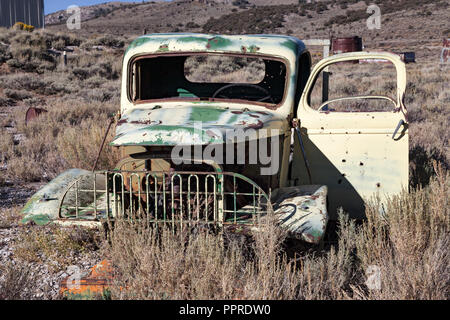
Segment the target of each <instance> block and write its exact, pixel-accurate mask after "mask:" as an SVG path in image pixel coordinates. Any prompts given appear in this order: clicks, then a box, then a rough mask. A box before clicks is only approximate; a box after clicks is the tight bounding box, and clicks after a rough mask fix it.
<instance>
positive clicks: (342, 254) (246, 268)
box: [104, 167, 450, 299]
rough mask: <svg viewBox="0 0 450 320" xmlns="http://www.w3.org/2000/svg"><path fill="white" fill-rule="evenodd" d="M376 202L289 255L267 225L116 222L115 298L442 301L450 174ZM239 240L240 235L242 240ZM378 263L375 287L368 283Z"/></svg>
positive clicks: (111, 249) (447, 274)
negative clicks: (319, 243)
mask: <svg viewBox="0 0 450 320" xmlns="http://www.w3.org/2000/svg"><path fill="white" fill-rule="evenodd" d="M436 170H437V172H438V176H437V177H435V178H432V181H431V183H430V185H429V186H428V187H426V188H424V189H422V188H419V189H418V190H416V191H414V192H412V193H410V194H408V193H406V192H405V193H403V194H401V195H399V196H397V197H394V198H392V199H391V200H390V201H389V203H388V204H387V206H386V213H385V215H384V216H382V215H380V214H379V206H378V205H377V204H376V203H375V202H374V203H372V204H370V205H369V206H368V209H367V217H368V218H367V220H366V221H364V222H363V223H362V224H361V225H356V224H355V222H354V221H350V220H349V219H348V218H347V217H346V216H345V215H344V214H342V213H341V214H340V217H339V221H338V226H339V227H338V230H337V237H338V241H337V243H336V244H334V245H332V246H331V248H329V249H327V250H314V251H312V252H311V251H310V252H303V253H301V256H300V257H298V258H296V259H292V258H288V256H287V255H286V252H284V251H283V239H284V235H283V234H282V233H281V232H280V230H279V229H278V228H277V227H276V226H275V225H274V223H273V221H272V222H270V221H269V222H265V223H264V224H263V227H262V231H261V232H259V233H256V234H255V236H254V237H253V238H251V239H247V240H246V241H244V240H242V238H234V239H233V238H229V237H227V236H226V235H221V234H219V235H214V234H211V233H208V232H206V231H205V230H198V229H195V230H189V231H187V230H185V231H184V232H179V231H178V232H174V233H173V232H172V231H171V230H169V229H164V228H162V229H158V230H157V231H156V230H145V228H143V227H142V226H139V225H138V226H136V225H130V224H128V223H126V222H123V221H122V222H118V224H117V225H116V227H115V229H114V231H112V233H111V238H110V245H107V246H106V247H105V248H104V249H105V255H106V256H107V257H108V258H109V259H111V260H112V262H113V265H114V267H115V280H114V285H113V288H112V298H113V299H448V298H449V293H450V292H449V289H448V288H449V287H450V286H449V284H450V270H449V262H450V256H449V254H448V250H447V248H448V245H449V241H450V234H449V226H450V223H449V222H450V221H449V219H450V217H449V213H448V196H449V182H450V179H449V178H450V177H449V175H448V173H446V172H445V171H444V170H442V169H438V168H437V167H436ZM243 241H244V242H243ZM373 266H375V267H376V268H378V270H380V278H379V279H380V287H379V288H377V287H368V285H367V283H366V281H367V280H368V276H369V274H368V273H367V272H369V271H370V270H371V269H372V268H374V267H373Z"/></svg>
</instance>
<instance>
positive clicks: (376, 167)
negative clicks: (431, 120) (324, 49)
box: [292, 52, 408, 219]
mask: <svg viewBox="0 0 450 320" xmlns="http://www.w3.org/2000/svg"><path fill="white" fill-rule="evenodd" d="M351 60H357V61H358V60H360V61H373V62H374V63H376V62H377V61H380V60H387V61H388V62H391V63H392V64H393V65H394V67H395V71H396V82H397V88H396V89H395V88H393V91H394V92H395V91H396V92H395V94H396V97H394V98H387V97H384V96H370V95H367V96H354V97H352V96H349V97H345V98H341V99H336V100H339V102H340V103H344V104H345V103H347V101H348V102H350V101H351V100H353V99H369V100H372V99H374V100H376V99H387V100H390V101H391V102H392V110H388V111H382V112H339V111H338V112H333V111H331V112H330V111H329V110H328V111H327V107H328V105H329V104H330V103H332V102H335V101H333V100H328V101H327V102H324V103H322V104H321V105H320V106H319V107H318V108H315V109H313V108H312V107H311V105H310V95H311V91H312V88H313V86H314V83H315V80H316V78H318V77H319V74H320V72H321V71H323V70H328V69H325V68H327V67H330V66H332V65H333V64H335V63H338V62H345V61H351ZM347 64H348V63H347ZM349 65H351V64H349ZM358 66H360V64H356V63H355V64H353V65H352V67H354V68H358ZM394 77H395V76H394ZM330 81H332V79H330ZM344 81H345V80H344ZM405 88H406V70H405V65H404V63H403V62H402V61H401V60H400V58H399V57H398V56H397V55H394V54H391V53H383V52H375V53H369V52H358V53H344V54H339V55H334V56H331V57H329V58H326V59H323V60H321V61H320V62H319V63H318V64H317V65H316V66H315V67H314V68H313V70H312V72H311V76H310V78H309V80H308V82H307V84H306V86H305V90H304V91H303V94H302V97H301V99H300V103H299V107H298V109H297V110H298V111H297V118H298V121H299V128H300V132H301V140H302V141H298V137H297V135H294V137H295V140H297V141H295V143H294V146H295V147H294V158H293V162H292V163H293V166H292V177H293V179H294V180H295V184H323V185H327V186H328V205H329V213H330V217H331V218H332V219H334V218H336V211H337V208H339V207H342V208H343V209H344V211H346V212H347V213H349V214H350V216H351V217H355V218H362V217H363V216H364V200H366V199H369V198H371V197H373V196H379V198H380V199H381V201H382V202H384V201H385V199H386V196H390V195H394V194H398V193H399V192H400V191H401V190H402V188H407V187H408V124H407V122H406V108H405V106H404V105H403V97H404V93H405ZM299 142H301V143H299ZM302 145H303V149H304V152H303V151H302ZM303 154H305V155H306V160H307V161H305V159H304V157H303ZM307 167H309V171H310V175H311V179H310V178H309V177H308V168H307ZM310 180H312V181H310Z"/></svg>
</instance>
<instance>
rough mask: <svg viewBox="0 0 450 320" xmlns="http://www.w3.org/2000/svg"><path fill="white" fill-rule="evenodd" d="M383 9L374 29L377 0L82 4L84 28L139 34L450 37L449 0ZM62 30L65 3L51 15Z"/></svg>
mask: <svg viewBox="0 0 450 320" xmlns="http://www.w3.org/2000/svg"><path fill="white" fill-rule="evenodd" d="M373 2H374V3H376V4H377V5H378V6H379V7H380V9H381V28H380V29H374V30H369V29H368V27H367V25H366V21H367V18H368V17H369V16H370V15H371V14H370V13H367V7H368V5H369V4H371V3H372V2H369V1H358V0H323V1H315V2H312V3H308V1H306V0H305V1H300V3H299V1H294V0H276V1H270V2H269V1H266V0H176V1H170V2H165V1H146V2H136V3H121V2H110V3H106V4H101V5H95V6H89V7H82V10H81V15H82V25H81V30H78V31H77V33H78V34H83V35H84V36H88V37H90V36H97V35H98V34H102V33H109V34H112V35H119V36H125V37H135V36H138V35H140V34H142V33H143V32H147V33H156V32H210V33H226V34H237V33H281V34H291V35H294V36H297V37H299V38H302V39H311V38H329V37H332V36H333V37H339V36H353V35H359V36H361V37H362V38H363V42H364V45H365V47H366V48H377V49H383V50H404V51H417V56H418V58H421V57H426V58H428V57H437V56H438V55H439V52H440V50H441V44H442V38H444V37H449V36H450V35H449V33H450V28H449V26H448V23H447V21H448V20H449V18H450V10H448V7H449V1H448V0H421V1H419V0H396V1H382V0H376V1H373ZM46 20H47V26H48V28H49V29H51V30H54V31H57V30H60V29H61V24H64V23H65V21H66V20H67V15H66V13H65V11H59V12H56V13H53V14H50V15H48V16H47V17H46Z"/></svg>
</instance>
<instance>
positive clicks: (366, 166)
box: [23, 33, 408, 244]
mask: <svg viewBox="0 0 450 320" xmlns="http://www.w3.org/2000/svg"><path fill="white" fill-rule="evenodd" d="M370 60H372V61H380V60H383V61H386V62H389V63H390V64H391V65H392V66H393V69H394V71H395V77H394V78H395V83H394V84H393V86H392V88H393V91H394V93H393V95H392V96H386V95H383V94H381V95H380V94H373V92H366V93H364V94H362V95H354V94H350V93H349V94H347V96H341V97H338V98H336V99H330V98H328V93H327V92H326V90H328V88H327V86H326V85H325V78H324V77H325V75H326V76H327V79H328V78H329V77H330V75H331V72H330V71H329V70H330V68H331V67H332V66H333V65H335V64H337V63H344V66H345V68H347V69H349V68H350V69H354V68H358V67H360V66H361V62H362V61H366V62H367V61H370ZM351 62H353V63H351ZM355 62H356V63H355ZM358 62H360V63H359V64H358ZM223 70H228V71H227V72H222V73H221V72H220V71H223ZM322 74H323V77H322V76H321V75H322ZM361 77H364V75H363V76H361ZM329 80H330V81H331V83H332V78H329ZM359 80H361V81H362V80H363V79H362V78H361V79H358V81H359ZM121 81H122V83H121V105H120V112H119V113H118V114H117V116H116V120H117V122H116V133H115V137H114V139H113V140H112V141H111V142H110V145H112V146H114V147H117V148H120V149H121V152H122V156H123V158H122V160H121V161H120V162H119V163H117V165H116V167H115V168H112V169H110V170H102V171H94V170H93V171H87V170H82V169H71V170H68V171H66V172H64V173H62V174H61V175H59V176H58V177H56V178H55V179H54V180H53V181H51V182H50V183H49V184H48V185H46V186H44V187H43V188H42V189H41V190H40V191H38V192H37V193H36V194H35V195H33V196H32V197H31V199H30V200H29V201H28V203H27V204H26V206H25V207H24V209H23V213H24V215H25V216H24V219H23V222H27V221H30V220H32V221H34V222H35V223H38V224H45V223H50V222H55V223H60V224H80V225H96V224H101V223H102V221H103V222H104V221H105V220H109V219H117V218H119V217H125V218H128V219H146V220H147V221H148V222H150V223H167V224H168V225H172V226H186V225H195V224H202V225H208V226H211V227H215V228H218V229H222V228H223V229H229V230H232V231H234V232H248V231H250V232H251V231H252V230H254V228H257V223H258V222H257V221H258V219H257V217H258V216H264V215H266V214H268V213H270V214H274V215H275V216H276V217H277V218H278V221H279V226H280V227H282V228H286V229H287V231H288V234H289V236H291V237H293V238H296V239H299V240H303V241H306V242H308V243H313V244H316V243H319V242H320V241H321V239H323V236H324V233H325V230H326V227H327V223H328V221H329V220H330V219H335V218H336V215H337V211H338V208H343V210H344V211H345V212H347V213H348V214H349V215H350V216H351V217H354V218H362V217H363V216H364V201H365V200H366V199H370V198H371V197H374V196H375V197H377V198H378V199H379V200H380V203H381V204H382V203H383V201H384V200H383V199H386V197H387V196H391V195H393V194H396V193H398V192H400V191H401V190H402V188H405V187H407V184H408V125H407V120H406V108H405V106H404V93H405V86H406V71H405V65H404V63H403V62H402V61H401V60H400V58H399V57H398V56H396V55H394V54H391V53H385V52H354V53H343V54H338V55H334V56H331V57H327V58H324V59H323V60H321V61H319V62H318V63H317V64H316V65H315V66H314V68H312V70H311V54H310V52H309V51H308V50H307V48H306V46H305V44H304V43H303V42H302V41H300V40H299V39H297V38H294V37H290V36H282V35H223V36H222V35H221V36H219V35H208V34H180V33H174V34H151V35H144V36H141V37H139V38H138V39H136V40H134V41H133V42H132V43H131V44H130V46H129V47H128V48H127V50H126V52H125V54H124V59H123V74H122V80H121ZM339 81H340V82H344V83H345V81H347V79H346V78H345V77H344V78H341V79H340V80H339ZM348 81H349V80H348ZM320 82H323V84H324V87H323V89H324V91H323V92H322V97H321V99H320V101H319V103H318V104H316V106H313V103H312V101H313V100H314V99H315V98H314V97H312V96H313V88H314V86H315V85H316V84H317V83H320ZM316 100H317V99H316ZM359 100H362V101H369V102H371V101H378V100H382V101H384V102H387V104H388V105H389V107H388V108H387V109H384V110H381V111H379V110H378V111H372V110H371V109H364V110H363V109H361V110H355V111H349V110H337V109H336V108H334V107H333V104H335V103H337V104H343V105H347V104H348V105H350V104H352V103H354V102H355V101H359Z"/></svg>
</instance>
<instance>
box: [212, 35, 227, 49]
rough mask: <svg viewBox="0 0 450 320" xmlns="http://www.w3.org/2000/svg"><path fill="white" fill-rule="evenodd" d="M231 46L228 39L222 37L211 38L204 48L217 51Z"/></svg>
mask: <svg viewBox="0 0 450 320" xmlns="http://www.w3.org/2000/svg"><path fill="white" fill-rule="evenodd" d="M230 44H231V40H230V39H225V38H222V37H213V38H211V39H209V40H208V44H207V45H206V48H208V49H212V50H218V49H223V48H225V47H227V46H229V45H230Z"/></svg>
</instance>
